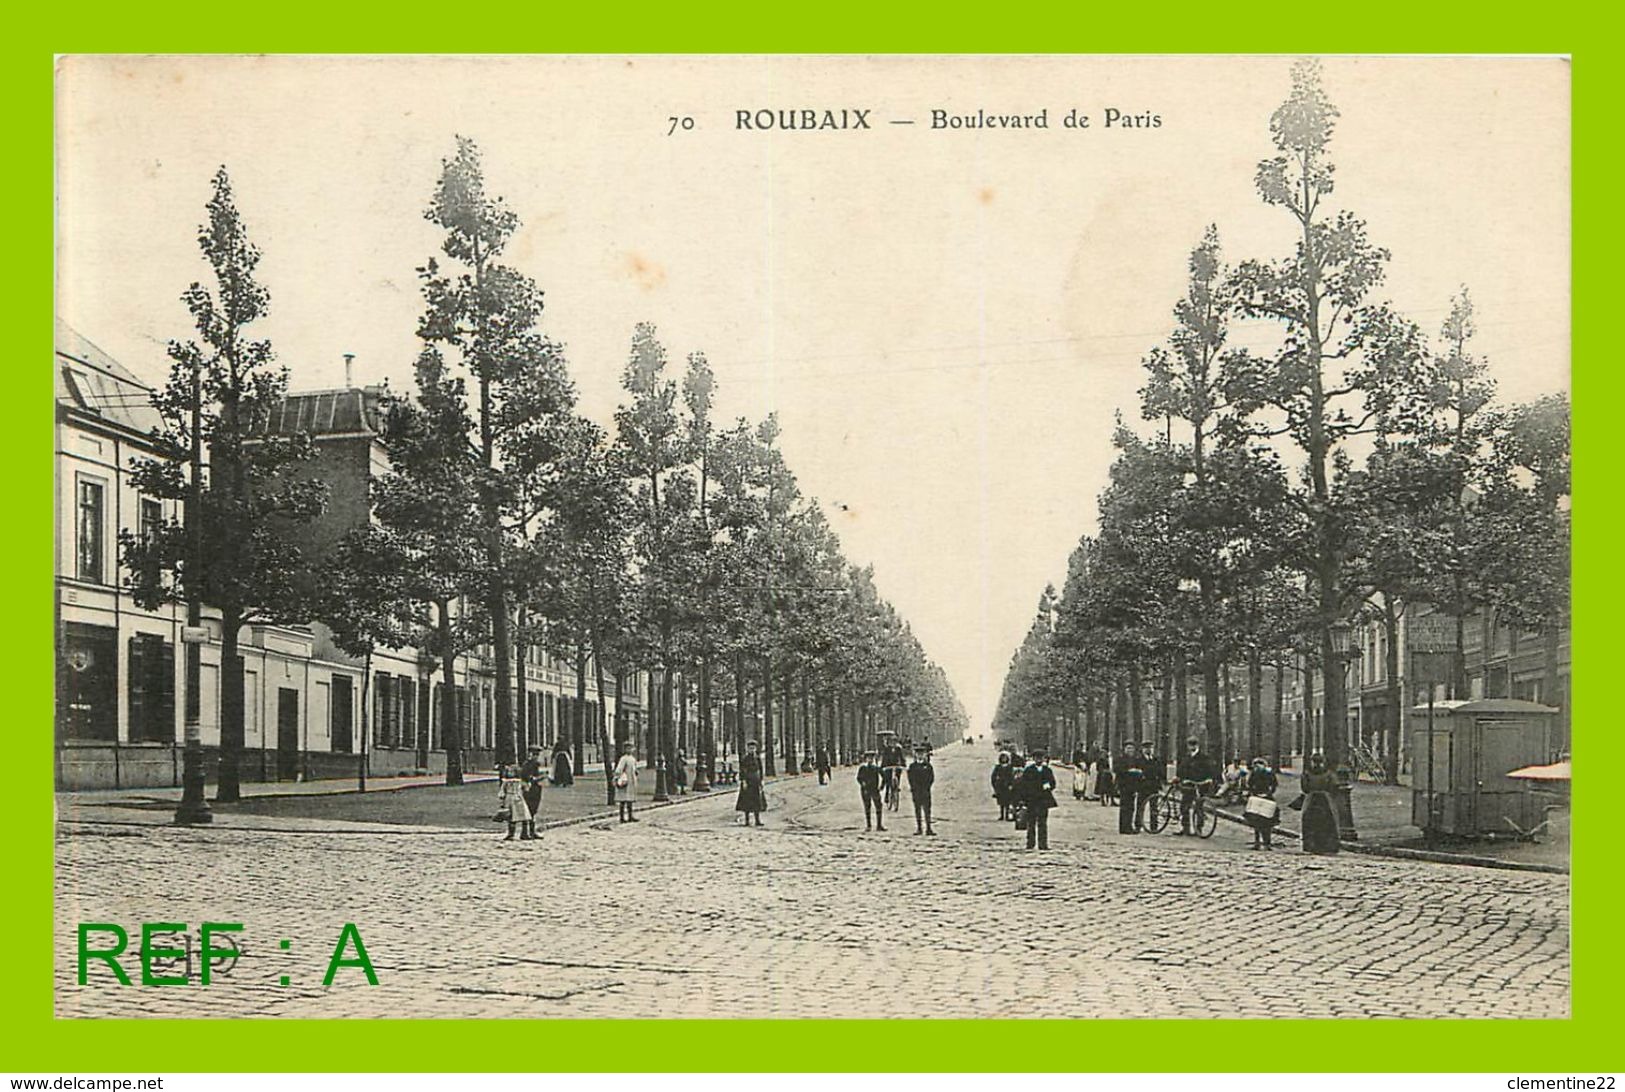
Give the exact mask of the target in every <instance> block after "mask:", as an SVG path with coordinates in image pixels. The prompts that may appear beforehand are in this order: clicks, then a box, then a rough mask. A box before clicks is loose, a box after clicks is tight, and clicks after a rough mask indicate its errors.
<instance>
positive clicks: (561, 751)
mask: <svg viewBox="0 0 1625 1092" xmlns="http://www.w3.org/2000/svg"><path fill="white" fill-rule="evenodd" d="M575 783H576V775H575V772H574V771H573V770H572V769H571V768H570V747H569V745H568V744H567V743H565V742H564V740H562V739H561V740H559V742H558V746H557V747H555V748H554V749H553V784H555V785H557V786H559V787H560V788H568V787H569V786H571V785H574V784H575Z"/></svg>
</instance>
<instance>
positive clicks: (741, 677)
mask: <svg viewBox="0 0 1625 1092" xmlns="http://www.w3.org/2000/svg"><path fill="white" fill-rule="evenodd" d="M744 753H745V654H744V653H743V652H735V653H734V755H735V756H736V760H737V756H739V755H742V754H744Z"/></svg>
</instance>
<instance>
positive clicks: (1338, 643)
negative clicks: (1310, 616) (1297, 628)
mask: <svg viewBox="0 0 1625 1092" xmlns="http://www.w3.org/2000/svg"><path fill="white" fill-rule="evenodd" d="M1330 628H1331V635H1332V652H1333V653H1334V654H1335V659H1336V661H1337V662H1336V663H1335V665H1333V666H1332V668H1331V669H1332V670H1333V671H1345V670H1347V665H1348V664H1349V663H1350V662H1352V661H1353V659H1354V657H1356V656H1358V655H1359V649H1356V648H1354V647H1352V646H1351V644H1350V641H1349V635H1350V632H1351V628H1352V627H1350V626H1349V624H1348V622H1347V621H1344V620H1342V619H1339V620H1338V621H1336V622H1333V623H1332V625H1331V627H1330ZM1345 692H1346V691H1345ZM1347 713H1348V711H1347V710H1346V709H1343V710H1338V714H1339V715H1338V716H1336V717H1335V718H1334V719H1333V723H1334V724H1335V723H1338V722H1340V721H1345V720H1346V716H1347ZM1338 742H1339V744H1340V745H1339V746H1338V748H1337V752H1336V753H1337V754H1339V755H1343V754H1345V753H1346V748H1345V747H1343V746H1341V744H1342V743H1343V742H1344V741H1342V740H1339V741H1338ZM1333 772H1334V773H1335V774H1336V775H1337V788H1336V789H1335V790H1333V792H1332V801H1333V804H1334V805H1335V807H1336V809H1337V829H1338V832H1339V837H1341V838H1342V839H1343V840H1345V841H1349V842H1352V841H1356V840H1357V839H1358V838H1359V837H1360V835H1359V832H1358V831H1356V830H1355V829H1354V801H1353V792H1354V771H1353V770H1352V769H1351V768H1350V767H1349V764H1348V761H1347V760H1346V759H1344V760H1343V761H1340V762H1339V763H1338V764H1337V768H1336V770H1334V771H1333Z"/></svg>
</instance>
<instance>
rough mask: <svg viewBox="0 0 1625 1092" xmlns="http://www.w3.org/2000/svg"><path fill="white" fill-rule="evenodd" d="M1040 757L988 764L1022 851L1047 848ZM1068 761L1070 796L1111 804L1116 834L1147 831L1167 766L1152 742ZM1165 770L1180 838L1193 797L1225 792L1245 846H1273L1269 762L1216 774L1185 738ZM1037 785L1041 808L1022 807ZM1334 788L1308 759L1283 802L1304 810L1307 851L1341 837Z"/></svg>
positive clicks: (1333, 845)
mask: <svg viewBox="0 0 1625 1092" xmlns="http://www.w3.org/2000/svg"><path fill="white" fill-rule="evenodd" d="M1043 759H1044V756H1043V755H1042V754H1041V753H1035V754H1034V755H1033V757H1032V759H1031V760H1029V761H1027V763H1026V764H1025V766H1024V765H1023V762H1022V759H1021V757H1020V755H1019V754H1017V753H1015V752H1011V751H1005V752H1001V753H1000V755H999V760H998V765H996V766H994V767H993V775H992V782H993V795H994V798H995V799H996V800H997V801H998V803H999V818H1000V819H1016V820H1018V821H1024V822H1025V823H1026V825H1027V844H1028V846H1029V847H1031V846H1033V844H1034V843H1035V841H1036V843H1037V844H1038V846H1039V847H1040V848H1044V847H1045V846H1046V845H1047V843H1048V810H1049V808H1052V807H1054V806H1055V799H1054V791H1053V790H1054V788H1055V777H1054V774H1053V773H1052V772H1050V770H1049V767H1048V766H1047V765H1046V764H1045V763H1044V761H1043ZM1072 762H1073V766H1074V768H1075V772H1074V776H1073V795H1074V796H1075V797H1077V798H1079V799H1091V800H1099V801H1100V802H1101V803H1102V804H1110V803H1114V802H1115V803H1116V804H1117V830H1118V833H1119V834H1139V833H1141V832H1142V831H1143V830H1144V829H1145V826H1146V820H1147V814H1148V809H1150V808H1152V807H1155V806H1157V805H1156V803H1155V801H1156V800H1157V799H1158V798H1159V797H1160V796H1161V795H1162V793H1163V792H1164V790H1165V789H1166V788H1167V787H1168V785H1169V780H1168V767H1169V765H1170V763H1169V762H1168V760H1167V759H1165V758H1164V757H1162V756H1161V755H1159V754H1158V753H1157V750H1156V744H1155V743H1154V742H1153V741H1151V740H1144V741H1142V742H1140V743H1135V742H1133V741H1132V740H1130V741H1128V742H1125V743H1124V744H1123V749H1122V752H1121V754H1119V755H1117V756H1115V757H1112V758H1108V757H1107V756H1106V755H1105V754H1104V753H1098V752H1095V751H1093V750H1084V749H1082V748H1079V749H1078V750H1077V751H1075V752H1074V753H1073V756H1072ZM1172 765H1173V767H1174V772H1173V780H1172V784H1174V785H1175V786H1177V787H1178V789H1179V826H1180V829H1179V833H1180V834H1182V835H1190V834H1191V833H1192V827H1191V816H1192V813H1193V812H1194V811H1195V810H1196V805H1197V799H1198V797H1202V798H1206V797H1211V796H1215V795H1217V794H1218V793H1219V792H1220V791H1221V789H1223V788H1225V787H1229V788H1231V789H1233V791H1234V796H1235V798H1236V799H1238V800H1241V801H1245V802H1246V810H1245V811H1244V813H1243V818H1244V820H1245V822H1246V823H1247V825H1248V827H1249V828H1250V829H1251V830H1252V833H1253V844H1252V848H1254V849H1263V850H1269V849H1273V848H1275V845H1274V841H1273V838H1272V834H1273V831H1274V829H1275V827H1277V826H1278V825H1279V824H1280V821H1281V817H1280V810H1279V808H1278V807H1277V806H1276V803H1275V796H1276V793H1277V792H1279V791H1280V778H1279V777H1278V776H1277V774H1276V772H1275V771H1274V770H1273V769H1271V768H1270V764H1269V762H1268V760H1266V759H1264V758H1256V759H1254V760H1253V761H1252V763H1251V764H1247V763H1244V762H1242V761H1241V760H1240V759H1236V760H1234V761H1232V762H1231V764H1230V765H1229V767H1227V768H1225V769H1221V768H1220V765H1219V762H1218V760H1217V759H1216V758H1214V757H1213V756H1212V755H1210V754H1208V753H1207V752H1206V751H1204V750H1203V748H1202V741H1201V740H1200V739H1199V738H1198V737H1196V736H1191V737H1189V738H1188V739H1186V741H1185V751H1184V753H1183V754H1181V755H1180V756H1179V758H1178V760H1177V761H1176V762H1174V763H1173V764H1172ZM1029 779H1030V780H1029ZM1037 786H1042V787H1043V788H1042V792H1041V793H1040V796H1041V797H1047V803H1043V804H1031V803H1029V795H1028V794H1031V793H1033V792H1034V791H1035V789H1036V787H1037ZM1091 787H1092V789H1093V791H1092V792H1091ZM1336 788H1337V778H1336V776H1335V775H1334V774H1332V773H1331V772H1330V771H1329V770H1328V769H1327V768H1326V760H1325V757H1324V756H1322V755H1312V756H1310V759H1309V768H1308V770H1306V771H1305V773H1304V775H1303V779H1302V783H1301V789H1302V792H1301V793H1299V795H1298V797H1297V798H1296V799H1294V800H1293V801H1292V802H1291V804H1289V805H1288V806H1289V807H1292V808H1294V809H1302V811H1303V830H1302V842H1303V848H1304V850H1305V851H1307V852H1310V853H1336V852H1337V848H1338V842H1339V840H1340V836H1339V831H1338V826H1337V812H1336V809H1335V807H1334V806H1333V802H1332V793H1333V792H1334V791H1335V790H1336ZM1035 820H1036V822H1035Z"/></svg>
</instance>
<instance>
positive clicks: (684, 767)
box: [671, 751, 688, 795]
mask: <svg viewBox="0 0 1625 1092" xmlns="http://www.w3.org/2000/svg"><path fill="white" fill-rule="evenodd" d="M671 787H672V788H673V789H674V790H675V791H676V792H677V793H678V794H679V795H681V794H683V793H686V792H687V791H688V756H687V755H685V754H684V753H683V752H682V751H678V752H677V756H676V757H675V758H673V759H672V763H671Z"/></svg>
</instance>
